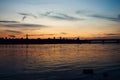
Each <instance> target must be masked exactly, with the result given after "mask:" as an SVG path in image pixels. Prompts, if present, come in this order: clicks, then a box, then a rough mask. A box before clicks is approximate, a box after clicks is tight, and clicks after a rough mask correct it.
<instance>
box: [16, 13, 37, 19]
mask: <svg viewBox="0 0 120 80" xmlns="http://www.w3.org/2000/svg"><path fill="white" fill-rule="evenodd" d="M18 14H20V15H22V16H23V18H22V21H24V20H25V19H26V18H27V17H33V18H35V19H36V18H37V16H35V15H33V14H29V13H18Z"/></svg>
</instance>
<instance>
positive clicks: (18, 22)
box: [0, 20, 19, 23]
mask: <svg viewBox="0 0 120 80" xmlns="http://www.w3.org/2000/svg"><path fill="white" fill-rule="evenodd" d="M0 23H19V22H18V21H5V20H3V21H0Z"/></svg>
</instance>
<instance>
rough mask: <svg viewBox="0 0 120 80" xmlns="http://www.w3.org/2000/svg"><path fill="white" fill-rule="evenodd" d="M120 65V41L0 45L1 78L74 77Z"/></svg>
mask: <svg viewBox="0 0 120 80" xmlns="http://www.w3.org/2000/svg"><path fill="white" fill-rule="evenodd" d="M119 67H120V44H44V45H0V80H71V79H76V78H80V77H83V76H84V75H83V74H82V70H83V69H88V68H92V69H94V70H95V73H100V72H104V71H106V70H112V69H117V68H119Z"/></svg>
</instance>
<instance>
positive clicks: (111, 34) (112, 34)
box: [105, 33, 120, 36]
mask: <svg viewBox="0 0 120 80" xmlns="http://www.w3.org/2000/svg"><path fill="white" fill-rule="evenodd" d="M105 35H108V36H118V35H119V36H120V33H116V34H114V33H110V34H105Z"/></svg>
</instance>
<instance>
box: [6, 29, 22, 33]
mask: <svg viewBox="0 0 120 80" xmlns="http://www.w3.org/2000/svg"><path fill="white" fill-rule="evenodd" d="M4 32H10V33H16V34H21V33H22V32H21V31H16V30H4Z"/></svg>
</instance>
